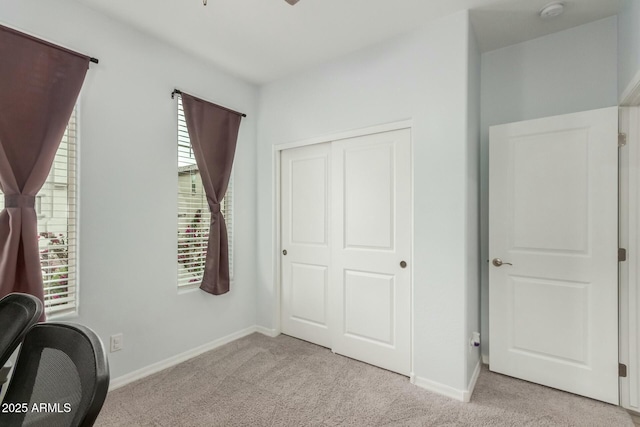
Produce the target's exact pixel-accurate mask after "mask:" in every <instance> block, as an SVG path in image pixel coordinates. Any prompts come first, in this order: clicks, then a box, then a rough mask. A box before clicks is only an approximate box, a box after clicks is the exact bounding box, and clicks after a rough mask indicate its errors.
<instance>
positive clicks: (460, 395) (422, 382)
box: [411, 362, 480, 402]
mask: <svg viewBox="0 0 640 427" xmlns="http://www.w3.org/2000/svg"><path fill="white" fill-rule="evenodd" d="M479 376H480V362H478V363H477V364H476V368H475V369H474V371H473V375H471V380H470V381H469V386H468V388H467V390H459V389H457V388H453V387H451V386H448V385H446V384H442V383H439V382H436V381H432V380H429V379H427V378H422V377H414V378H413V380H412V381H411V382H412V383H413V384H415V385H416V386H418V387H420V388H423V389H425V390H429V391H432V392H434V393H438V394H441V395H443V396H447V397H450V398H452V399H455V400H459V401H461V402H469V401H470V400H471V395H472V394H473V389H474V388H475V386H476V382H477V381H478V377H479Z"/></svg>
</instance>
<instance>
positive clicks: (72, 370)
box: [0, 323, 109, 427]
mask: <svg viewBox="0 0 640 427" xmlns="http://www.w3.org/2000/svg"><path fill="white" fill-rule="evenodd" d="M108 388H109V365H108V362H107V357H106V354H105V352H104V348H103V346H102V341H100V338H99V337H98V336H97V335H96V334H95V333H94V332H93V331H92V330H91V329H89V328H87V327H84V326H81V325H76V324H69V323H41V324H38V325H35V326H34V327H32V328H31V329H30V330H29V332H28V333H27V335H26V336H25V338H24V342H23V343H22V347H21V348H20V353H19V354H18V359H17V361H16V367H15V370H14V374H13V376H12V377H11V381H10V382H9V387H8V388H7V394H6V395H5V398H4V401H3V407H6V408H13V409H14V410H13V411H9V412H8V413H2V412H0V425H1V426H23V425H28V426H43V427H44V426H46V427H55V426H60V427H75V426H83V427H84V426H92V425H93V423H94V422H95V420H96V418H97V416H98V414H99V413H100V409H101V408H102V404H103V403H104V400H105V398H106V396H107V390H108ZM12 405H13V406H12ZM16 405H20V406H16ZM16 408H18V409H16ZM23 409H24V410H23Z"/></svg>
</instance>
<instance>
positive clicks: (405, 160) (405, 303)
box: [329, 129, 411, 375]
mask: <svg viewBox="0 0 640 427" xmlns="http://www.w3.org/2000/svg"><path fill="white" fill-rule="evenodd" d="M410 140H411V133H410V130H409V129H403V130H398V131H392V132H384V133H378V134H373V135H367V136H363V137H357V138H349V139H344V140H339V141H335V142H333V143H332V147H331V148H332V171H333V172H332V174H331V176H332V198H331V199H332V203H333V208H332V212H333V215H332V234H331V235H332V246H331V247H332V256H331V282H330V288H329V290H330V295H331V297H330V309H331V310H330V313H331V323H330V329H331V344H332V348H333V351H334V352H336V353H339V354H342V355H345V356H348V357H352V358H354V359H358V360H361V361H364V362H367V363H370V364H372V365H376V366H379V367H382V368H385V369H389V370H391V371H395V372H398V373H401V374H404V375H409V374H410V370H411V339H410V338H411V330H410V329H411V266H410V265H408V263H409V261H410V260H411V142H410Z"/></svg>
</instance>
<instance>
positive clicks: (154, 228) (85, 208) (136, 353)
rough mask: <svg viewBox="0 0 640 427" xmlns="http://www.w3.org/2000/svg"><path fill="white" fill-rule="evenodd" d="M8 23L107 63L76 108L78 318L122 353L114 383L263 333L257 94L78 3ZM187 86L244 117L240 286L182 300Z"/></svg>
mask: <svg viewBox="0 0 640 427" xmlns="http://www.w3.org/2000/svg"><path fill="white" fill-rule="evenodd" d="M0 10H1V11H2V13H1V14H0V21H1V22H2V23H3V24H5V25H8V26H11V27H14V28H17V29H20V30H23V31H26V32H29V33H32V34H34V35H36V36H40V37H42V38H45V39H48V40H51V41H53V42H56V43H58V44H61V45H63V46H66V47H69V48H72V49H75V50H78V51H80V52H83V53H85V54H89V55H91V56H95V57H97V58H99V59H100V63H99V64H97V65H96V64H92V65H91V69H90V70H89V71H88V73H87V79H86V80H85V83H84V87H83V91H82V94H81V99H80V109H79V126H80V138H79V159H80V161H79V163H80V164H79V175H80V176H79V189H80V195H79V224H80V229H79V257H78V261H79V266H78V270H79V281H78V284H79V304H80V307H79V311H78V315H77V316H75V317H72V318H65V319H64V320H71V321H74V322H79V323H82V324H85V325H87V326H89V327H91V328H93V329H94V330H95V331H96V332H97V333H98V334H99V335H100V337H101V338H102V340H103V342H105V343H107V344H108V343H109V336H110V335H112V334H114V333H117V332H122V333H124V349H123V350H122V351H119V352H116V353H111V354H109V362H110V365H111V376H112V378H116V377H119V376H121V375H124V374H126V373H129V372H132V371H134V370H137V369H140V368H143V367H147V366H148V365H151V364H153V363H156V362H159V361H162V360H164V359H167V358H169V357H171V356H174V355H177V354H180V353H183V352H186V351H188V350H191V349H193V348H195V347H198V346H200V345H203V344H207V343H210V342H212V341H214V340H216V339H218V338H221V337H224V336H226V335H228V334H231V333H233V332H237V331H239V330H242V329H244V328H247V327H250V326H253V325H255V312H256V308H255V306H256V300H255V295H254V289H255V288H254V283H255V269H254V266H255V249H254V248H255V245H254V239H255V213H254V212H255V211H256V209H255V198H256V194H255V180H256V175H255V138H256V136H255V135H256V105H257V93H258V92H257V89H256V88H255V87H254V86H252V85H250V84H247V83H245V82H243V81H241V80H239V79H237V78H234V77H231V76H229V75H227V74H225V73H223V72H221V71H219V70H217V69H216V68H215V66H213V65H212V64H208V63H204V62H202V61H199V60H196V59H194V58H193V57H190V56H188V55H186V54H184V53H183V52H181V51H179V50H177V49H174V48H172V47H170V46H167V45H166V44H164V43H161V42H160V41H157V40H155V39H153V38H150V37H148V36H145V35H143V34H142V33H139V32H137V31H135V30H133V29H131V27H128V26H124V25H122V24H119V23H117V22H116V21H113V20H111V19H109V18H107V17H105V16H104V15H100V14H98V13H96V12H94V11H92V10H91V9H88V8H86V7H84V6H83V5H81V4H80V3H78V2H75V1H69V0H58V1H56V2H40V1H35V0H0ZM174 87H178V88H180V89H182V90H185V91H187V92H191V93H193V94H196V95H199V96H201V97H203V98H206V99H211V100H214V101H216V102H219V103H220V104H223V105H227V106H229V107H232V108H235V109H236V110H239V111H243V112H246V113H247V115H248V117H247V118H246V119H243V122H242V125H241V127H240V135H239V138H238V150H237V154H236V164H235V190H236V197H235V212H236V225H235V232H236V236H235V258H236V263H235V282H234V284H233V290H232V291H231V292H230V293H228V294H226V295H224V296H220V297H214V296H212V295H209V294H206V293H204V292H202V291H200V290H197V289H196V290H193V291H188V292H183V293H179V292H178V289H177V262H176V248H177V204H176V202H177V162H176V152H177V151H176V150H177V142H176V135H177V120H176V111H177V110H176V109H177V107H176V101H175V100H172V99H171V96H170V94H171V91H172V90H173V88H174Z"/></svg>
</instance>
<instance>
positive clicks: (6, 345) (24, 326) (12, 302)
mask: <svg viewBox="0 0 640 427" xmlns="http://www.w3.org/2000/svg"><path fill="white" fill-rule="evenodd" d="M42 310H43V307H42V301H40V300H39V299H38V298H36V297H34V296H33V295H29V294H18V293H14V294H9V295H7V296H5V297H4V298H2V299H0V366H3V365H4V364H5V362H6V361H7V360H9V357H10V356H11V355H12V354H13V352H14V351H15V349H16V348H17V347H18V344H20V343H21V342H22V339H23V338H24V335H25V334H26V333H27V331H28V330H29V328H30V327H32V326H33V325H35V324H36V323H37V322H38V319H39V318H40V316H41V315H42Z"/></svg>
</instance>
